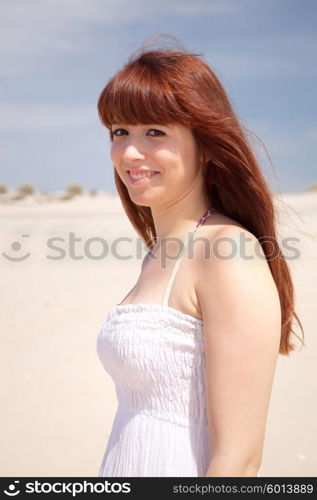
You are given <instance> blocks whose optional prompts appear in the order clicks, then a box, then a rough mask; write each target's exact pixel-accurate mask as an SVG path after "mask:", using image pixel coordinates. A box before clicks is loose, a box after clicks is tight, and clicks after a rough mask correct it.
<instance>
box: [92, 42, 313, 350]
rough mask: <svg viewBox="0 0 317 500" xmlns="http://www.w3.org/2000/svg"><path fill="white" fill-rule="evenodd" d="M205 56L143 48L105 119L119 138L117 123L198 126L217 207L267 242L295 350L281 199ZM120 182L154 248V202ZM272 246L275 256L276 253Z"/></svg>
mask: <svg viewBox="0 0 317 500" xmlns="http://www.w3.org/2000/svg"><path fill="white" fill-rule="evenodd" d="M199 56H200V54H194V53H191V52H188V51H186V50H184V49H181V50H179V49H177V50H170V49H161V50H160V49H156V50H145V49H141V50H140V51H139V53H137V54H136V55H134V56H130V58H129V59H128V61H127V63H126V64H125V65H124V66H123V68H122V69H121V70H120V71H118V72H117V73H116V74H115V75H114V76H113V77H112V78H111V79H110V81H109V82H108V83H107V85H106V87H105V88H104V89H103V90H102V92H101V95H100V97H99V100H98V113H99V117H100V119H101V121H102V123H103V124H104V125H105V126H106V127H107V128H108V129H109V131H110V139H111V141H112V139H113V136H112V132H111V124H112V123H127V124H131V125H138V124H147V123H148V124H150V123H157V124H162V125H164V124H171V123H177V122H178V123H180V124H182V125H184V126H186V127H188V128H190V129H191V130H192V132H193V135H194V137H195V139H196V141H197V144H198V146H199V149H200V153H201V158H202V165H201V168H202V169H203V177H204V189H205V192H206V195H207V199H209V200H210V205H211V206H213V207H214V208H215V209H217V210H218V211H219V212H222V213H223V214H225V215H227V216H228V217H230V218H232V219H234V220H236V221H237V222H239V223H240V224H242V225H243V226H244V227H245V228H246V229H247V230H249V231H250V232H251V233H252V234H253V235H254V236H255V237H256V238H257V239H258V240H259V241H260V243H261V246H262V248H263V251H264V253H265V255H266V257H267V260H268V264H269V267H270V270H271V273H272V276H273V279H274V281H275V284H276V287H277V290H278V294H279V299H280V305H281V317H282V324H281V339H280V349H279V352H280V354H289V352H290V351H292V350H294V348H295V346H294V344H293V343H292V342H291V341H290V335H291V333H293V334H294V335H295V336H296V337H297V335H296V333H295V332H294V330H293V329H292V322H293V319H294V318H296V320H297V322H298V324H299V326H300V328H301V331H302V334H303V336H304V333H303V328H302V325H301V322H300V320H299V318H298V316H297V314H296V313H295V310H294V289H293V283H292V278H291V274H290V270H289V266H288V264H287V262H286V260H285V258H284V256H283V253H282V251H281V249H280V247H279V244H278V242H277V238H276V230H275V208H274V204H273V197H272V194H271V193H270V190H269V188H268V186H267V183H266V181H265V178H264V176H263V174H262V171H261V169H260V167H259V165H258V162H257V160H256V158H255V155H254V154H253V151H252V149H251V146H250V145H249V143H248V140H247V138H246V135H245V134H244V132H243V130H242V126H241V125H240V123H239V122H238V119H237V117H236V115H235V112H234V110H233V108H232V105H231V104H230V101H229V98H228V96H227V95H226V92H225V90H224V88H223V86H222V84H221V83H220V81H219V79H218V78H217V76H216V75H215V74H214V72H213V71H212V69H211V68H210V66H209V65H208V64H207V63H206V62H204V61H203V60H202V59H201V58H200V57H199ZM115 184H116V187H117V190H118V193H119V196H120V198H121V201H122V204H123V207H124V210H125V211H126V213H127V216H128V218H129V220H130V222H131V224H132V225H133V227H134V228H135V230H136V231H137V233H138V234H139V235H140V236H141V238H142V239H143V241H144V242H145V243H146V244H147V246H148V247H149V248H152V247H153V244H154V241H155V237H156V232H155V227H154V223H153V218H152V213H151V209H150V207H146V206H139V205H136V204H135V203H133V201H132V200H131V199H130V196H129V193H128V190H127V188H126V186H125V184H124V183H123V182H122V180H121V179H120V177H119V175H118V173H117V172H116V170H115ZM272 245H273V254H274V258H271V257H269V256H271V255H272ZM301 341H302V343H304V342H303V340H301Z"/></svg>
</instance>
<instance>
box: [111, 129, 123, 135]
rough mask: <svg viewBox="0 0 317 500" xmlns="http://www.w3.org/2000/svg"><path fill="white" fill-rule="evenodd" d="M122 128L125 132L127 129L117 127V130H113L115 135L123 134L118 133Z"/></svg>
mask: <svg viewBox="0 0 317 500" xmlns="http://www.w3.org/2000/svg"><path fill="white" fill-rule="evenodd" d="M120 130H123V131H124V132H125V130H124V129H123V128H116V129H115V130H113V131H112V133H113V135H117V136H120V135H122V134H117V132H119V131H120Z"/></svg>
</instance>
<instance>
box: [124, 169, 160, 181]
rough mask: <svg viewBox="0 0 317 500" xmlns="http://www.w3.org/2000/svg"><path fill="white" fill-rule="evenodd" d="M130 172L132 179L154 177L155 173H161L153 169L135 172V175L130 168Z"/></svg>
mask: <svg viewBox="0 0 317 500" xmlns="http://www.w3.org/2000/svg"><path fill="white" fill-rule="evenodd" d="M127 172H128V175H129V177H130V179H131V180H135V181H137V180H140V179H151V178H152V177H154V176H155V175H157V174H159V172H157V171H155V170H153V171H151V172H144V173H142V174H141V173H140V174H135V175H132V174H131V172H130V170H127Z"/></svg>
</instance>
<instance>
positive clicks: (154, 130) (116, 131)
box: [112, 128, 165, 137]
mask: <svg viewBox="0 0 317 500" xmlns="http://www.w3.org/2000/svg"><path fill="white" fill-rule="evenodd" d="M121 131H123V132H127V131H126V130H125V129H124V128H117V129H115V130H113V131H112V134H113V135H115V136H117V137H120V136H121V135H123V134H122V133H121ZM152 131H153V132H158V135H165V133H164V132H162V130H157V129H156V128H151V129H149V132H152ZM118 132H120V133H118ZM156 135H157V134H155V135H154V137H155V136H156Z"/></svg>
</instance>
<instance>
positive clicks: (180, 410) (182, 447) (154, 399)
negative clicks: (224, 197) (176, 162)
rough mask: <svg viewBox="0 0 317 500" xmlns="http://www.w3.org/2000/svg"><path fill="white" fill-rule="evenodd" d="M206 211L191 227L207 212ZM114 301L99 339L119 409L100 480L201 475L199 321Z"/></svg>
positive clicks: (204, 425)
mask: <svg viewBox="0 0 317 500" xmlns="http://www.w3.org/2000/svg"><path fill="white" fill-rule="evenodd" d="M212 212H213V210H208V211H207V212H206V213H205V214H204V216H203V217H202V218H201V219H200V220H199V221H198V223H197V225H196V228H195V230H194V232H195V231H196V229H197V228H198V227H199V226H200V225H202V224H203V223H204V221H205V220H206V219H207V218H208V217H209V216H210V215H211V214H212ZM187 246H188V240H187V242H186V244H185V245H183V246H182V250H181V252H180V253H179V255H178V257H177V259H176V264H175V266H174V268H173V271H172V274H171V277H170V279H169V281H168V284H167V287H166V290H165V293H164V296H163V301H162V303H161V304H148V303H137V304H116V305H114V306H113V307H112V308H111V309H110V312H109V314H108V317H107V319H106V321H105V323H104V324H103V325H102V327H101V329H100V331H99V332H98V335H97V353H98V356H99V358H100V361H101V363H102V365H103V366H104V368H105V370H106V371H107V372H108V373H109V375H110V376H111V377H112V379H113V381H114V384H115V390H116V395H117V401H118V407H117V411H116V414H115V417H114V421H113V425H112V429H111V432H110V436H109V438H108V442H107V446H106V450H105V453H104V456H103V460H102V463H101V466H100V469H99V474H98V477H120V476H121V477H146V476H148V477H167V476H170V477H177V476H180V477H184V476H192V477H193V476H204V475H205V473H206V472H207V468H208V466H209V463H210V460H211V450H210V443H209V434H208V422H207V414H206V404H205V383H204V371H205V355H204V336H203V321H202V320H201V319H199V318H196V317H194V316H191V315H189V314H185V313H183V312H181V311H179V310H178V309H175V308H173V307H170V306H169V305H168V299H169V294H170V290H171V288H172V285H173V281H174V279H175V275H176V272H177V270H178V267H179V264H180V258H179V257H180V256H182V255H184V253H185V249H186V248H187Z"/></svg>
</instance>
